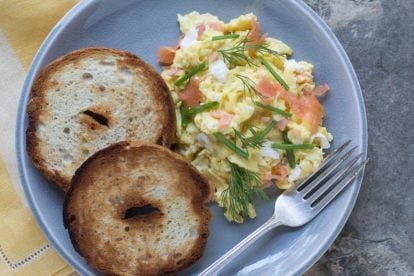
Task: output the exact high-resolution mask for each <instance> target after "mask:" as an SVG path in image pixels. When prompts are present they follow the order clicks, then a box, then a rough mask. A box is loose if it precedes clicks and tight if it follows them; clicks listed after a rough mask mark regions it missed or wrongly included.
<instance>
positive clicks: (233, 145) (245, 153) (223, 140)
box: [213, 132, 249, 160]
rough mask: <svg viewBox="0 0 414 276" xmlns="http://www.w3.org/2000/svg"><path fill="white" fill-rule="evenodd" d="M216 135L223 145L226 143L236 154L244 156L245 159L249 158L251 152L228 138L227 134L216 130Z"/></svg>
mask: <svg viewBox="0 0 414 276" xmlns="http://www.w3.org/2000/svg"><path fill="white" fill-rule="evenodd" d="M213 135H214V137H216V139H217V140H218V141H219V142H220V143H222V144H223V145H225V146H226V147H227V148H228V149H230V150H231V151H233V152H234V153H235V154H237V155H239V156H240V157H242V158H243V159H245V160H248V159H249V152H248V151H247V150H244V149H241V148H239V147H238V146H237V145H236V143H234V142H233V141H231V140H229V139H227V138H226V136H224V135H223V133H221V132H215V133H213Z"/></svg>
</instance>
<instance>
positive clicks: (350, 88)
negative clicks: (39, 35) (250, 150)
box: [16, 0, 367, 275]
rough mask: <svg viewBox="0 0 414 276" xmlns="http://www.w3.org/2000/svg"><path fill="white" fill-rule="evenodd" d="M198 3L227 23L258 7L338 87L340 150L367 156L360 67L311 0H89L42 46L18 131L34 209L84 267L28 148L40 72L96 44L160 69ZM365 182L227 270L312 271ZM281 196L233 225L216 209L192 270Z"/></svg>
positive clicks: (332, 103)
mask: <svg viewBox="0 0 414 276" xmlns="http://www.w3.org/2000/svg"><path fill="white" fill-rule="evenodd" d="M193 10H196V11H199V12H203V13H204V12H210V13H212V14H214V15H217V16H218V17H219V18H221V19H222V20H224V21H228V20H229V19H231V18H234V17H237V16H239V15H240V14H244V13H248V12H253V13H255V14H256V15H257V16H258V18H259V20H260V22H261V24H262V27H263V31H264V32H268V33H269V34H270V36H272V37H276V38H279V39H281V40H283V41H284V42H285V43H287V44H288V45H290V46H291V47H292V49H293V50H294V58H295V59H297V60H300V59H303V60H307V61H309V62H311V63H313V64H314V65H315V70H314V71H315V78H316V81H317V82H318V83H328V84H329V85H330V87H331V92H330V94H329V96H327V97H326V98H325V99H324V101H323V104H324V106H325V111H326V114H327V116H326V120H325V122H326V125H327V127H328V129H329V130H330V131H331V132H332V133H333V135H334V136H335V140H334V143H333V147H337V146H338V145H339V144H341V143H343V142H344V141H345V140H347V139H352V140H353V143H354V144H355V145H359V150H360V152H362V153H363V154H364V155H366V150H367V127H366V116H365V108H364V102H363V98H362V94H361V90H360V88H359V84H358V80H357V78H356V76H355V72H354V70H353V68H352V66H351V64H350V62H349V59H348V57H347V56H346V54H345V52H344V50H343V48H342V47H341V45H340V44H339V42H338V40H337V39H336V38H335V36H334V35H333V33H332V32H331V31H330V30H329V28H328V27H327V26H326V24H325V23H324V22H323V21H322V20H321V19H320V18H319V17H318V16H317V15H316V14H315V13H314V12H313V11H312V10H311V9H310V8H309V7H307V6H306V5H305V4H304V3H303V2H302V1H294V0H283V1H271V0H263V1H248V0H226V1H223V0H209V1H194V0H180V1H177V0H163V1H138V0H136V1H132V0H131V1H128V0H125V1H111V0H102V1H93V0H86V1H81V2H80V3H79V4H78V5H77V6H75V7H74V8H73V9H72V10H71V11H70V12H69V13H68V14H67V15H66V16H65V17H64V18H63V19H62V20H61V21H60V22H59V23H58V24H57V25H56V27H55V28H54V29H53V30H52V32H51V33H50V34H49V36H48V37H47V38H46V40H45V41H44V43H43V45H42V46H41V48H40V50H39V52H38V53H37V55H36V57H35V59H34V61H33V63H32V65H31V67H30V70H29V72H28V75H27V78H26V81H25V84H24V87H23V91H22V97H21V100H20V107H19V112H18V114H19V115H18V120H17V129H16V139H17V154H18V160H19V169H20V176H21V180H22V183H23V186H24V190H25V192H26V196H27V198H28V201H29V203H30V206H31V208H32V210H33V213H34V215H35V217H36V219H37V221H38V223H39V224H40V226H41V228H42V229H43V231H44V233H45V234H46V236H47V238H48V239H49V240H50V242H51V244H52V245H53V247H54V248H56V249H57V251H58V252H59V253H60V254H61V255H62V256H63V257H64V258H65V259H66V260H67V261H68V262H69V263H70V264H71V265H72V266H73V267H74V268H75V269H76V270H77V271H78V272H79V273H81V274H92V273H96V271H94V270H93V269H92V268H91V267H89V266H88V265H87V264H86V263H85V261H84V259H83V258H82V257H80V256H79V255H78V254H77V253H76V252H75V251H74V249H73V247H72V244H71V242H70V240H69V236H68V234H67V231H66V230H65V228H64V227H63V223H62V200H63V193H62V192H61V191H59V190H58V189H57V188H55V186H54V185H52V184H50V183H47V181H46V180H45V178H43V177H42V175H41V174H40V173H39V172H38V171H37V170H36V169H35V168H34V167H33V165H32V163H31V161H30V159H29V158H28V156H27V154H26V146H25V131H26V127H27V115H26V104H27V100H28V97H29V91H30V87H31V85H32V82H33V79H34V77H35V76H36V74H37V73H38V72H39V70H40V69H41V68H42V67H44V66H45V65H46V64H47V63H49V62H50V61H52V60H53V59H55V58H57V57H59V56H61V55H64V54H66V53H68V52H69V51H72V50H75V49H78V48H81V47H87V46H97V45H99V46H107V47H114V48H120V49H125V50H129V51H131V52H133V53H135V54H136V55H138V56H140V57H141V58H143V59H144V60H145V61H147V62H148V63H150V64H152V65H153V66H154V67H156V68H158V70H159V71H160V67H159V66H158V65H157V54H156V51H157V49H158V47H159V46H161V45H174V44H175V43H176V40H177V37H178V35H179V31H178V26H177V23H176V17H177V13H181V14H185V13H188V12H190V11H193ZM361 181H362V176H360V177H359V178H358V179H356V180H355V182H354V183H353V184H352V185H351V186H350V187H349V188H348V189H347V190H346V191H345V192H344V193H342V194H341V196H340V197H339V198H338V199H337V200H335V202H333V204H331V205H330V206H329V208H327V209H326V210H325V211H323V212H322V213H321V215H320V216H319V217H317V218H316V219H315V220H314V221H312V222H311V223H309V224H308V225H306V226H305V227H302V228H297V229H289V228H279V229H276V230H275V231H272V232H271V233H269V234H268V235H266V236H265V237H263V238H262V239H261V240H259V241H258V242H257V243H256V244H254V245H253V246H252V247H251V248H250V249H249V250H248V251H247V252H245V253H244V254H243V255H242V256H240V257H238V258H237V259H236V260H235V261H234V262H233V263H231V265H229V266H228V268H227V269H226V270H225V271H223V275H234V274H237V273H239V274H240V275H243V274H253V273H256V275H291V274H300V273H303V272H305V271H306V270H307V269H308V268H309V267H310V266H311V265H312V264H314V263H315V262H316V261H317V260H318V259H319V258H320V257H321V256H322V254H323V253H324V252H325V251H326V250H327V249H328V247H329V246H330V245H331V244H332V242H333V241H334V239H335V238H336V237H337V235H338V234H339V232H340V230H341V229H342V227H343V226H344V224H345V221H346V220H347V218H348V216H349V214H350V212H351V210H352V207H353V205H354V202H355V200H356V197H357V194H358V190H359V187H360V184H361ZM273 201H274V200H270V201H268V202H261V203H259V204H258V207H257V214H258V215H257V218H256V219H254V220H249V221H247V222H246V223H244V224H243V225H236V224H230V223H228V222H227V221H226V220H225V219H224V217H223V214H222V210H220V209H218V208H217V207H213V213H214V216H213V220H212V222H211V224H210V237H209V240H208V244H207V247H206V250H205V253H204V256H203V257H202V258H201V259H200V261H198V262H197V263H196V264H194V265H193V266H191V267H190V268H189V269H188V270H186V271H185V272H184V274H185V275H188V274H195V273H197V272H199V271H201V270H202V269H204V268H206V267H207V266H208V265H209V264H211V263H212V262H213V261H214V260H216V259H217V258H218V257H220V256H221V255H222V254H223V253H225V252H226V251H227V250H228V249H230V248H231V247H233V246H234V245H235V244H236V243H237V242H238V241H240V240H241V239H243V238H244V237H245V236H246V235H248V234H249V233H251V232H252V231H253V230H254V229H256V228H257V227H258V226H259V225H261V224H262V223H263V222H264V221H265V220H267V219H268V218H269V217H270V215H271V214H272V212H273ZM257 273H258V274H257Z"/></svg>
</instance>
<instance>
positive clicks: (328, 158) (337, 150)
mask: <svg viewBox="0 0 414 276" xmlns="http://www.w3.org/2000/svg"><path fill="white" fill-rule="evenodd" d="M351 141H352V140H348V141H346V142H345V143H343V144H342V145H341V146H339V148H337V149H336V150H334V151H333V152H331V153H329V154H328V155H327V156H326V157H325V159H324V160H323V161H322V163H321V164H320V165H319V167H318V169H317V170H316V171H315V172H313V173H312V174H311V175H309V176H308V177H306V178H305V179H304V180H302V181H301V182H300V183H299V185H298V186H297V187H296V190H300V189H301V187H303V185H304V184H305V183H306V182H307V181H308V180H309V179H310V178H311V177H312V176H314V175H315V174H316V173H317V172H318V171H320V170H321V169H322V168H324V167H325V166H326V164H328V163H329V161H331V160H332V159H333V158H335V157H336V156H337V155H338V154H339V153H341V152H342V151H343V150H344V149H345V148H346V147H347V146H348V145H349V144H350V143H351Z"/></svg>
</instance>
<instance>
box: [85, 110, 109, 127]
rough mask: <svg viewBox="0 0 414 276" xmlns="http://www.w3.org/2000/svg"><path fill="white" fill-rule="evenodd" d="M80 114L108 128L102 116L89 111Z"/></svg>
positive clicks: (106, 121) (106, 120)
mask: <svg viewBox="0 0 414 276" xmlns="http://www.w3.org/2000/svg"><path fill="white" fill-rule="evenodd" d="M82 113H83V114H85V115H87V116H89V117H91V118H92V119H94V120H95V121H96V122H97V123H98V124H101V125H103V126H106V127H109V123H108V118H106V117H105V116H103V115H102V114H99V113H96V112H93V111H91V110H85V111H84V112H82ZM91 128H92V127H91Z"/></svg>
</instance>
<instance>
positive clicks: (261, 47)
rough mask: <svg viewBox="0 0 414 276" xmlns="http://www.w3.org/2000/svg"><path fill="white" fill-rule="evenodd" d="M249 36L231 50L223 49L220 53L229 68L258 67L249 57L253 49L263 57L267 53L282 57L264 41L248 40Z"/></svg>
mask: <svg viewBox="0 0 414 276" xmlns="http://www.w3.org/2000/svg"><path fill="white" fill-rule="evenodd" d="M229 36H230V35H229ZM248 36H249V34H247V35H246V36H245V37H243V39H241V40H240V41H239V42H237V44H236V45H234V46H233V47H231V48H228V49H221V50H218V52H219V53H220V54H221V55H222V56H223V59H224V61H225V62H226V64H227V65H228V66H230V67H231V66H236V65H240V64H248V65H249V66H257V64H256V62H255V61H254V59H253V58H252V57H250V56H249V52H248V50H249V49H251V50H253V51H255V52H256V53H259V54H261V55H263V54H265V53H267V54H270V55H275V56H280V55H281V54H280V53H279V52H278V51H275V50H272V49H270V48H269V44H268V43H267V42H265V41H263V40H260V41H258V42H252V41H251V40H249V38H248Z"/></svg>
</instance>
